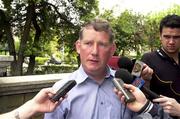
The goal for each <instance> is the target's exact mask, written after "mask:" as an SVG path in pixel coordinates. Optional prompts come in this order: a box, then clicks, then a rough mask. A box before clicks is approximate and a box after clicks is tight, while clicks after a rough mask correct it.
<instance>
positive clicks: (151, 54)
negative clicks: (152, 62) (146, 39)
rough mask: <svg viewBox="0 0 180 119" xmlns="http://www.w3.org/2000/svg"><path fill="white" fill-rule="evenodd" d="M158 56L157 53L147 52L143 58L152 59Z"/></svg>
mask: <svg viewBox="0 0 180 119" xmlns="http://www.w3.org/2000/svg"><path fill="white" fill-rule="evenodd" d="M155 55H156V51H152V52H146V53H144V54H143V57H152V56H155Z"/></svg>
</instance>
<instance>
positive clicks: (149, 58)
mask: <svg viewBox="0 0 180 119" xmlns="http://www.w3.org/2000/svg"><path fill="white" fill-rule="evenodd" d="M142 61H143V62H145V63H146V64H147V65H148V66H149V67H151V68H152V69H153V70H154V74H153V76H152V79H151V80H150V89H151V90H152V91H154V92H156V93H157V94H162V95H165V96H168V97H171V98H175V99H176V100H177V101H178V102H180V64H177V63H176V62H175V61H174V60H173V59H172V58H170V57H169V56H168V55H167V54H166V53H165V52H164V51H163V50H162V49H159V50H157V51H154V52H151V53H146V54H144V55H143V57H142ZM179 62H180V53H179Z"/></svg>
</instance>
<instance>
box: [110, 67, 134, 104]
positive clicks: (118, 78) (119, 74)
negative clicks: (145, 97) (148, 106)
mask: <svg viewBox="0 0 180 119" xmlns="http://www.w3.org/2000/svg"><path fill="white" fill-rule="evenodd" d="M124 71H125V70H122V69H119V70H117V71H116V73H115V78H114V79H113V84H114V86H115V87H116V88H117V89H118V90H120V91H121V92H122V93H123V95H124V96H125V102H126V103H129V102H133V101H135V97H134V95H133V94H132V93H131V92H130V91H129V90H128V89H125V88H124V86H123V85H124V81H123V80H122V78H123V77H124V74H125V73H124ZM129 78H131V77H129Z"/></svg>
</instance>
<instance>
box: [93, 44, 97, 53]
mask: <svg viewBox="0 0 180 119" xmlns="http://www.w3.org/2000/svg"><path fill="white" fill-rule="evenodd" d="M92 54H93V55H97V54H98V45H97V44H96V43H95V44H94V45H93V49H92Z"/></svg>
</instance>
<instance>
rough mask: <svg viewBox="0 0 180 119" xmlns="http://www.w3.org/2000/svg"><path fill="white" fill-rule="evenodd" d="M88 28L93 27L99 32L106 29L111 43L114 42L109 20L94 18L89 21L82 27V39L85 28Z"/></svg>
mask: <svg viewBox="0 0 180 119" xmlns="http://www.w3.org/2000/svg"><path fill="white" fill-rule="evenodd" d="M88 28H93V29H94V30H95V31H98V32H101V31H104V32H105V33H107V34H108V35H109V40H110V42H111V43H112V42H113V39H114V35H113V31H112V28H111V26H110V24H109V22H108V21H106V20H103V19H94V20H92V21H89V22H87V23H86V24H84V25H83V27H82V28H81V30H80V32H79V38H80V39H82V38H83V31H84V29H88Z"/></svg>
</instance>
